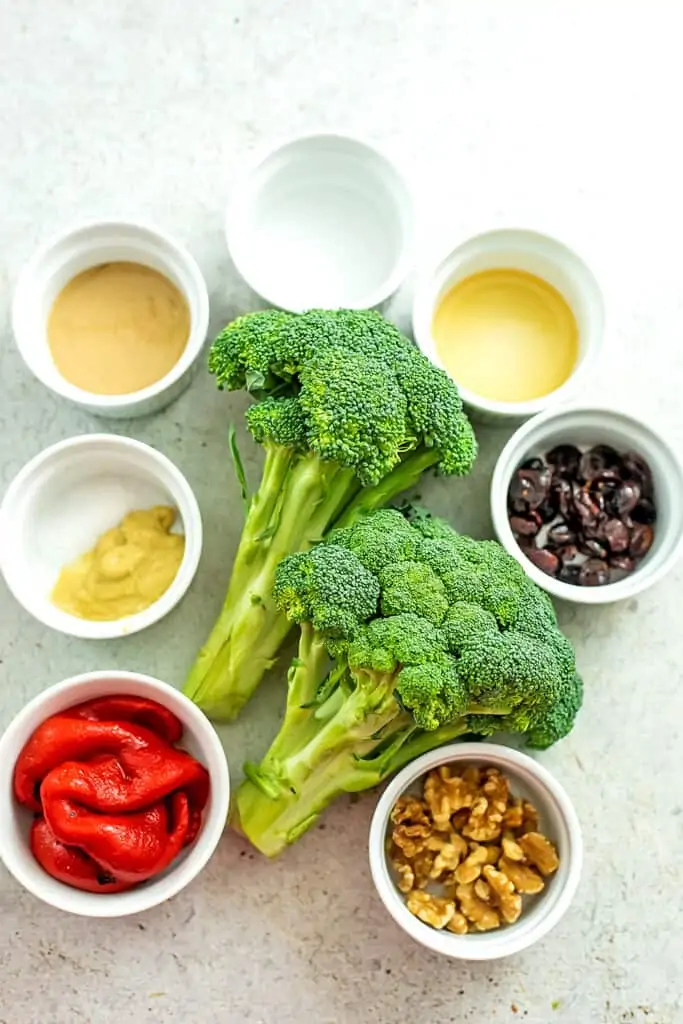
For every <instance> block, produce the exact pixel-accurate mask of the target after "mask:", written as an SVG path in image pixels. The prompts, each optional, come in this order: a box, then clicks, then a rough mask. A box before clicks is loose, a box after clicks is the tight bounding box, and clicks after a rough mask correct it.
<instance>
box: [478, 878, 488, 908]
mask: <svg viewBox="0 0 683 1024" xmlns="http://www.w3.org/2000/svg"><path fill="white" fill-rule="evenodd" d="M474 892H475V895H476V896H478V897H479V899H480V900H483V901H484V902H485V903H488V902H489V900H490V899H491V889H490V886H489V884H488V882H485V881H484V879H483V878H478V879H477V880H476V882H475V883H474Z"/></svg>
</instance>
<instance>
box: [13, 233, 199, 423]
mask: <svg viewBox="0 0 683 1024" xmlns="http://www.w3.org/2000/svg"><path fill="white" fill-rule="evenodd" d="M116 260H126V261H130V262H133V263H142V264H144V265H145V266H148V267H152V268H153V269H154V270H158V271H159V272H160V273H162V274H164V275H165V276H166V277H167V278H168V279H169V280H170V281H172V282H173V284H174V285H175V286H176V287H177V288H179V289H180V291H181V292H182V293H183V295H184V296H185V299H186V300H187V303H188V306H189V308H190V324H191V327H190V337H189V338H188V341H187V345H186V347H185V350H184V351H183V354H182V355H181V357H180V359H179V360H178V362H177V363H176V365H175V366H174V367H173V369H172V370H170V372H169V373H167V374H166V376H165V377H162V379H161V380H159V381H157V382H156V384H150V385H149V387H146V388H143V389H142V390H141V391H136V392H133V393H132V394H128V395H98V394H93V393H92V392H89V391H84V390H83V389H82V388H79V387H76V386H75V385H74V384H71V383H70V382H69V381H67V380H65V379H64V377H62V375H61V374H60V372H59V370H58V369H57V367H56V366H55V363H54V360H53V358H52V354H51V352H50V348H49V345H48V340H47V320H48V317H49V314H50V310H51V308H52V304H53V303H54V301H55V299H56V298H57V295H58V294H59V292H60V291H61V290H62V288H64V286H65V285H66V284H68V282H69V281H70V280H71V279H72V278H74V277H75V276H76V275H77V274H80V273H81V272H82V271H84V270H88V269H89V268H90V267H96V266H99V265H100V264H102V263H110V262H113V261H116ZM208 326H209V296H208V292H207V290H206V283H205V281H204V278H203V277H202V274H201V271H200V269H199V267H198V266H197V264H196V262H195V261H194V259H193V258H192V256H191V255H190V253H189V252H188V251H187V250H186V249H184V248H183V247H182V246H181V245H179V244H178V242H176V241H174V240H173V239H172V238H170V237H169V236H168V235H165V234H162V233H161V232H160V231H156V230H155V229H153V228H150V227H146V226H145V225H143V224H133V223H127V222H124V221H120V222H119V221H94V222H92V223H87V224H81V225H80V226H78V227H76V228H73V229H71V230H69V231H67V232H65V233H64V234H61V235H58V236H57V237H56V238H53V239H51V240H50V241H48V242H47V243H46V244H45V245H43V246H41V248H40V249H39V250H38V251H37V252H36V253H35V254H34V255H33V257H32V258H31V259H30V260H29V262H28V263H27V264H26V266H25V267H24V269H23V271H22V273H21V275H20V277H19V281H18V283H17V287H16V290H15V293H14V302H13V305H12V327H13V330H14V337H15V339H16V343H17V346H18V348H19V352H20V353H21V355H22V357H23V359H24V362H25V363H26V365H27V366H28V368H29V369H30V370H31V372H32V373H33V374H35V376H36V377H37V378H38V380H39V381H41V382H42V383H43V384H44V385H45V386H46V387H47V388H50V390H51V391H54V392H55V393H56V394H58V395H61V396H62V397H63V398H68V399H70V400H71V401H72V402H75V403H76V404H77V405H80V406H82V407H83V408H84V409H87V410H88V411H89V412H92V413H95V414H96V415H99V416H107V417H110V418H114V419H118V418H122V417H130V416H142V415H147V414H149V413H153V412H158V411H159V409H163V408H164V406H166V405H168V404H169V402H172V401H173V400H174V399H175V398H177V397H178V395H180V394H181V392H182V391H184V390H185V388H186V387H187V385H188V384H189V383H190V380H191V379H192V371H193V369H194V367H195V364H196V360H197V357H198V356H199V354H200V353H201V352H202V349H203V346H204V342H205V341H206V334H207V331H208Z"/></svg>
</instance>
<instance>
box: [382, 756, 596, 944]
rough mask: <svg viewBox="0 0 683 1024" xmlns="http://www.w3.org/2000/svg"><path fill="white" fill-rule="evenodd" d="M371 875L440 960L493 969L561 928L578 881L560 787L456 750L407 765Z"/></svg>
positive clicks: (521, 759) (386, 814) (516, 760)
mask: <svg viewBox="0 0 683 1024" xmlns="http://www.w3.org/2000/svg"><path fill="white" fill-rule="evenodd" d="M369 850H370V870H371V873H372V878H373V881H374V883H375V887H376V889H377V892H378V893H379V896H380V898H381V899H382V902H383V903H384V905H385V907H386V908H387V910H388V911H389V913H390V914H391V916H392V917H393V918H394V920H395V921H396V922H397V924H399V925H400V927H401V928H403V930H404V931H406V932H407V933H408V934H409V935H410V936H412V938H414V939H415V940H416V941H417V942H420V943H421V944H422V945H423V946H427V947H428V948H429V949H432V950H434V951H435V952H437V953H443V954H445V955H446V956H450V957H454V958H456V959H460V960H495V959H498V958H499V957H503V956H509V955H511V954H512V953H518V952H520V951H521V950H523V949H526V948H527V947H528V946H531V945H532V944H533V943H535V942H537V941H538V940H539V939H540V938H542V937H543V936H544V935H546V934H547V933H548V932H549V931H550V929H551V928H553V927H554V926H555V925H556V924H557V922H558V921H559V920H560V918H561V917H562V916H563V914H564V913H565V911H566V910H567V908H568V907H569V905H570V903H571V901H572V899H573V897H574V894H575V892H576V889H577V886H578V884H579V878H580V875H581V865H582V860H583V844H582V839H581V828H580V825H579V820H578V818H577V815H576V811H575V810H574V807H573V805H572V803H571V801H570V799H569V797H568V796H567V793H566V792H565V790H564V789H563V787H562V786H561V785H560V784H559V783H558V782H557V780H556V779H555V778H554V777H553V776H552V775H551V774H550V772H548V771H547V769H545V768H544V767H543V766H542V765H540V764H539V763H538V762H537V761H535V760H533V758H531V757H529V756H528V755H526V754H522V753H520V752H519V751H517V750H513V749H511V748H508V747H503V746H499V745H498V744H494V743H455V744H452V745H450V746H446V747H441V748H440V749H437V750H433V751H430V752H429V753H428V754H425V755H423V756H422V757H418V758H417V759H416V760H415V761H413V762H411V763H410V764H409V765H407V767H405V768H404V769H403V770H402V771H401V772H399V773H398V775H397V776H396V777H395V778H394V780H393V781H392V782H391V783H390V784H389V786H388V787H387V789H386V790H385V791H384V793H383V795H382V797H381V799H380V800H379V803H378V804H377V807H376V809H375V813H374V816H373V819H372V825H371V827H370V840H369Z"/></svg>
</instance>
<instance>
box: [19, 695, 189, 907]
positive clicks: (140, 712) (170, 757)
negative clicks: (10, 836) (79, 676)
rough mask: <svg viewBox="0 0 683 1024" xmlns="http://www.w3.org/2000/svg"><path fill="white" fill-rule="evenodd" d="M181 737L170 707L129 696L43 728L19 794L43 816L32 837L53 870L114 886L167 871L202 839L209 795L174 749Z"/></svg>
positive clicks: (22, 762)
mask: <svg viewBox="0 0 683 1024" xmlns="http://www.w3.org/2000/svg"><path fill="white" fill-rule="evenodd" d="M142 723H144V724H142ZM181 733H182V726H181V723H180V722H179V721H178V719H177V718H176V717H175V715H173V714H172V713H171V712H169V711H168V710H167V709H166V708H163V707H161V705H159V704H156V702H154V701H146V700H144V699H142V698H134V697H131V698H129V697H126V696H121V697H104V698H101V699H99V700H95V701H89V702H88V703H86V704H81V705H78V706H76V707H74V708H69V709H67V710H66V711H65V712H63V713H60V714H59V715H54V716H53V717H52V718H49V719H48V720H47V721H45V722H43V724H42V725H41V726H39V727H38V729H36V731H35V732H34V733H33V735H32V736H31V738H30V739H29V741H28V743H27V744H26V746H25V747H24V749H23V750H22V753H21V754H20V756H19V759H18V761H17V763H16V766H15V770H14V792H15V795H16V798H17V800H19V801H20V803H22V804H24V805H25V806H26V807H29V808H30V809H31V810H33V811H36V812H41V811H42V813H43V815H44V819H42V818H41V819H39V820H38V821H36V823H34V826H33V830H32V839H31V842H32V849H33V852H34V855H35V857H36V859H37V860H38V861H39V862H40V863H41V865H42V866H43V867H44V868H45V870H46V871H48V872H49V873H50V874H53V875H54V876H55V877H59V878H60V879H61V880H62V881H68V883H69V884H70V885H74V886H76V887H79V888H85V889H89V890H91V891H101V892H115V891H121V889H122V888H128V887H129V886H130V885H133V884H135V883H137V882H140V881H144V880H145V879H147V878H151V877H152V876H153V875H155V874H158V873H159V872H160V871H163V870H164V869H165V868H166V867H168V865H169V864H170V863H171V862H172V860H173V859H174V858H175V857H176V856H177V854H178V853H179V852H180V850H181V849H182V848H183V846H186V845H187V844H188V843H190V842H192V841H193V839H194V838H195V836H196V834H197V832H198V830H199V827H200V825H201V816H202V810H203V808H204V806H205V805H206V801H207V799H208V795H209V775H208V772H207V770H206V768H204V766H203V765H201V764H199V762H198V761H196V760H195V759H194V758H193V757H191V756H190V755H189V754H187V753H185V751H182V750H176V748H175V747H173V746H171V742H173V741H175V740H177V739H179V738H180V735H181ZM60 844H63V847H64V848H63V849H62V850H60V849H59V845H60ZM98 879H100V880H103V879H104V880H106V881H100V883H98Z"/></svg>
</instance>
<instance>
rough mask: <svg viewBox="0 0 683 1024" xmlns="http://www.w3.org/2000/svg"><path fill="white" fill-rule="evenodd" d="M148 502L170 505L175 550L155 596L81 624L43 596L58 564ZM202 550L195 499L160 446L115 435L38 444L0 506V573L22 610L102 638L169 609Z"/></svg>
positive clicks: (144, 623) (77, 633)
mask: <svg viewBox="0 0 683 1024" xmlns="http://www.w3.org/2000/svg"><path fill="white" fill-rule="evenodd" d="M153 505H172V506H174V507H175V508H176V509H177V510H178V520H177V524H176V525H175V526H174V531H175V530H180V531H182V532H183V533H184V534H185V553H184V555H183V560H182V562H181V564H180V568H179V569H178V572H177V574H176V577H175V579H174V580H173V582H172V583H171V585H170V587H169V588H168V590H167V591H166V592H165V593H164V594H162V596H161V597H160V598H159V600H158V601H155V602H154V604H152V605H150V607H149V608H146V609H145V610H144V611H142V612H138V613H137V614H136V615H129V616H127V617H126V618H124V619H117V620H115V621H113V622H90V621H89V620H86V619H79V618H77V617H76V616H75V615H69V614H67V613H66V612H63V611H61V610H60V609H59V608H56V607H55V606H54V605H53V604H52V602H51V600H50V594H51V592H52V588H53V587H54V584H55V583H56V581H57V577H58V575H59V572H60V570H61V569H62V568H63V567H64V565H66V564H68V563H69V562H71V561H72V560H73V559H74V558H76V557H78V555H81V554H83V553H84V552H86V551H89V550H90V549H91V548H92V547H93V545H94V544H95V542H96V541H97V540H98V538H99V537H101V536H102V534H103V533H104V532H106V530H109V529H111V527H112V526H116V525H117V523H119V522H120V521H121V520H122V519H123V517H124V516H125V515H126V514H127V513H128V512H133V511H136V510H137V509H142V508H150V507H152V506H153ZM201 549H202V520H201V514H200V512H199V505H198V504H197V499H196V498H195V496H194V493H193V491H192V489H191V487H190V485H189V484H188V482H187V480H186V479H185V477H184V476H183V474H182V473H181V472H180V470H179V469H178V468H177V467H176V466H175V465H174V464H173V463H172V462H171V461H170V459H168V458H167V457H166V456H165V455H162V454H161V452H158V451H157V450H156V449H155V448H151V447H150V446H149V445H146V444H143V443H142V442H141V441H134V440H132V438H129V437H119V436H118V435H115V434H84V435H83V436H81V437H72V438H69V439H68V440H66V441H59V442H58V443H57V444H54V445H52V446H51V447H50V448H46V449H45V450H44V451H42V452H40V454H39V455H36V456H35V458H33V459H31V461H30V462H28V463H27V464H26V465H25V466H24V467H23V469H21V470H20V471H19V473H18V474H17V475H16V477H15V478H14V480H13V481H12V483H11V484H10V485H9V488H8V489H7V492H6V494H5V497H4V499H3V501H2V504H1V505H0V571H1V572H2V573H3V575H4V577H5V581H6V583H7V586H8V587H9V589H10V590H11V591H12V593H13V594H14V596H15V598H16V599H17V601H19V603H20V604H21V605H23V607H24V608H25V609H26V611H28V612H30V613H31V615H33V616H34V617H35V618H36V619H38V621H39V622H42V623H43V624H44V625H46V626H50V628H51V629H56V630H59V632H61V633H68V634H69V635H70V636H78V637H83V638H85V639H95V640H106V639H110V638H112V637H119V636H127V635H128V634H130V633H137V632H138V631H139V630H141V629H145V628H146V627H147V626H151V625H152V623H154V622H158V621H159V619H161V618H163V617H164V616H165V615H167V614H168V612H170V611H171V609H172V608H174V607H175V606H176V605H177V604H178V602H179V601H180V600H181V598H182V597H183V596H184V594H185V592H186V591H187V589H188V587H189V586H190V584H191V582H192V580H193V578H194V575H195V573H196V571H197V566H198V564H199V556H200V554H201Z"/></svg>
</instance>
